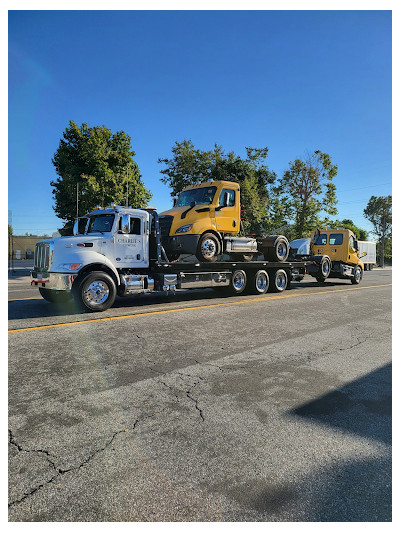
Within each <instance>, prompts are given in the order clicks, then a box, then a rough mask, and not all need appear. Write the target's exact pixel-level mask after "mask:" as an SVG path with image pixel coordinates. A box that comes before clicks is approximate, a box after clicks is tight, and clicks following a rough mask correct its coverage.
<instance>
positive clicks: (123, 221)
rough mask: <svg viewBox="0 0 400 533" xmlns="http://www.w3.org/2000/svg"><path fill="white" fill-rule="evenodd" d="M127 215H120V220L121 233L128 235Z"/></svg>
mask: <svg viewBox="0 0 400 533" xmlns="http://www.w3.org/2000/svg"><path fill="white" fill-rule="evenodd" d="M129 222H130V220H129V215H122V218H121V232H122V233H129Z"/></svg>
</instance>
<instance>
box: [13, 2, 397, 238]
mask: <svg viewBox="0 0 400 533" xmlns="http://www.w3.org/2000/svg"><path fill="white" fill-rule="evenodd" d="M391 61H392V58H391V12H390V11H10V12H9V101H8V104H9V155H8V165H9V188H8V193H9V207H8V208H9V210H11V211H12V219H13V220H12V223H13V227H14V234H24V233H25V232H32V233H36V234H43V233H49V234H51V233H52V232H53V231H55V230H56V229H57V227H60V226H61V223H60V221H59V220H58V219H57V218H56V217H55V215H54V211H53V210H52V205H53V198H52V194H51V187H50V181H51V180H52V179H55V178H56V174H55V171H54V167H53V165H52V162H51V159H52V157H53V155H54V152H55V151H56V150H57V147H58V144H59V141H60V139H61V137H62V134H63V131H64V130H65V128H66V127H67V126H68V123H69V121H70V120H73V121H75V122H76V123H78V124H81V123H82V122H87V123H88V124H89V125H90V126H96V125H103V124H104V125H105V126H107V127H108V128H110V129H111V130H112V131H113V132H115V131H118V130H124V131H125V132H126V133H127V134H128V135H130V136H131V138H132V148H133V149H134V150H135V152H136V156H135V160H136V161H137V163H138V165H139V168H140V170H141V174H142V179H143V181H144V183H145V185H146V187H147V188H149V189H150V190H151V191H152V192H153V195H154V196H153V199H152V201H151V205H154V206H156V207H157V208H158V209H159V210H160V211H161V210H163V209H167V208H169V207H170V205H171V200H170V193H169V189H168V188H167V187H166V186H165V185H163V184H162V183H161V181H160V177H161V175H160V170H161V168H162V166H161V165H160V164H158V163H157V159H158V158H159V157H169V156H170V155H171V148H172V146H173V144H174V142H175V141H182V140H183V139H191V140H192V141H193V143H194V145H195V146H196V147H198V148H201V149H209V148H212V147H213V145H214V143H215V142H217V143H218V144H220V145H222V147H223V148H224V150H225V151H231V150H233V151H234V152H236V153H238V154H239V155H241V156H245V146H252V147H265V146H267V147H268V148H269V156H268V164H269V167H270V169H271V170H274V171H275V172H276V173H277V174H278V176H281V175H282V173H283V171H284V170H285V169H286V168H287V166H288V162H289V161H291V160H293V159H295V158H297V157H300V158H301V157H304V156H305V154H306V152H311V151H314V150H316V149H319V150H322V151H323V152H328V153H329V154H330V155H331V157H332V160H333V161H334V162H335V163H336V164H337V165H338V167H339V171H338V176H337V178H336V185H337V190H338V194H337V196H338V199H339V203H338V209H339V214H338V218H351V219H353V220H354V221H355V222H356V224H357V225H359V226H361V227H364V228H366V229H367V230H371V229H372V226H371V225H370V224H369V222H367V221H366V219H365V218H364V217H363V214H362V211H363V209H364V207H365V205H366V204H367V201H368V199H369V198H370V196H371V195H376V196H381V195H388V194H391V159H392V153H391V128H392V123H391V120H392V119H391V116H392V109H391V100H392V95H391Z"/></svg>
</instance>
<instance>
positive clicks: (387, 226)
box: [364, 196, 392, 266]
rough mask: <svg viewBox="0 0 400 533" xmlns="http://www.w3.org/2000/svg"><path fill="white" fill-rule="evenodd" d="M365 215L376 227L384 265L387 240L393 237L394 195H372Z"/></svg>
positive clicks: (375, 231)
mask: <svg viewBox="0 0 400 533" xmlns="http://www.w3.org/2000/svg"><path fill="white" fill-rule="evenodd" d="M364 216H365V218H366V219H368V220H369V221H370V222H371V224H372V225H373V227H374V230H373V231H374V234H375V235H376V237H377V238H378V240H379V243H380V246H379V253H380V257H381V266H383V265H384V257H385V242H387V241H390V246H391V239H392V196H371V198H370V199H369V200H368V204H367V206H366V208H365V209H364Z"/></svg>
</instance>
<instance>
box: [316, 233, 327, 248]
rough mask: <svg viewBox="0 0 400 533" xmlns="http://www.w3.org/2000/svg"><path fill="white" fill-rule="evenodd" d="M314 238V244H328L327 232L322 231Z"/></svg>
mask: <svg viewBox="0 0 400 533" xmlns="http://www.w3.org/2000/svg"><path fill="white" fill-rule="evenodd" d="M314 239H315V240H314V244H316V245H317V246H323V245H325V244H326V233H320V234H319V235H318V237H317V236H315V237H314Z"/></svg>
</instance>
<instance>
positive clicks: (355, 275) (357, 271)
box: [354, 268, 361, 281]
mask: <svg viewBox="0 0 400 533" xmlns="http://www.w3.org/2000/svg"><path fill="white" fill-rule="evenodd" d="M354 277H355V278H356V281H360V279H361V270H360V269H359V268H356V271H355V273H354Z"/></svg>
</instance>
